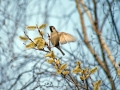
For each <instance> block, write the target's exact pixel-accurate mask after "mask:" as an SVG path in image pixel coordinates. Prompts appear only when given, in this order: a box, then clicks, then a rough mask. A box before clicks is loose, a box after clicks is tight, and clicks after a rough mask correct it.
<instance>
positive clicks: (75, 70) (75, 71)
mask: <svg viewBox="0 0 120 90" xmlns="http://www.w3.org/2000/svg"><path fill="white" fill-rule="evenodd" d="M81 71H82V70H81V69H79V68H78V69H73V70H72V73H74V74H77V73H80V72H81Z"/></svg>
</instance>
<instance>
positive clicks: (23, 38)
mask: <svg viewBox="0 0 120 90" xmlns="http://www.w3.org/2000/svg"><path fill="white" fill-rule="evenodd" d="M19 38H20V39H21V40H23V41H26V40H28V37H26V36H19Z"/></svg>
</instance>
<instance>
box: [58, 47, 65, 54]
mask: <svg viewBox="0 0 120 90" xmlns="http://www.w3.org/2000/svg"><path fill="white" fill-rule="evenodd" d="M57 49H59V50H60V52H61V53H62V55H65V53H64V52H63V51H62V50H61V48H60V47H59V46H58V47H57Z"/></svg>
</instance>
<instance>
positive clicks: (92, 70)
mask: <svg viewBox="0 0 120 90" xmlns="http://www.w3.org/2000/svg"><path fill="white" fill-rule="evenodd" d="M97 70H98V68H97V67H95V68H92V69H91V70H90V74H93V73H95V72H96V71H97Z"/></svg>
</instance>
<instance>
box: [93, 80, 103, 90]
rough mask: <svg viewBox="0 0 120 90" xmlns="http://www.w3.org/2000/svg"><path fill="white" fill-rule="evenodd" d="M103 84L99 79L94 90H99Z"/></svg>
mask: <svg viewBox="0 0 120 90" xmlns="http://www.w3.org/2000/svg"><path fill="white" fill-rule="evenodd" d="M100 85H101V80H98V81H96V82H95V83H94V90H99V87H100Z"/></svg>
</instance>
